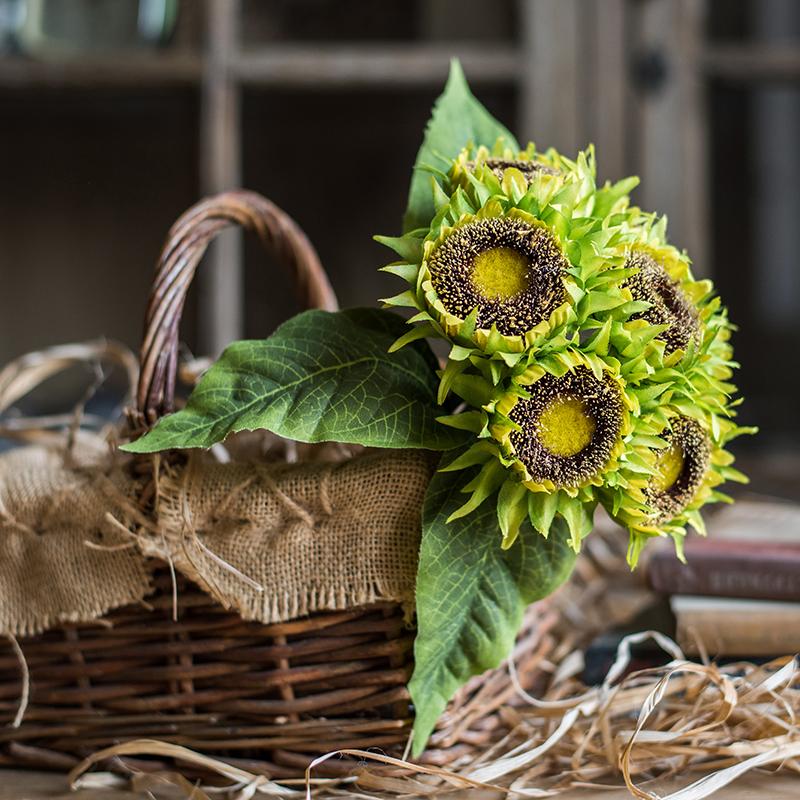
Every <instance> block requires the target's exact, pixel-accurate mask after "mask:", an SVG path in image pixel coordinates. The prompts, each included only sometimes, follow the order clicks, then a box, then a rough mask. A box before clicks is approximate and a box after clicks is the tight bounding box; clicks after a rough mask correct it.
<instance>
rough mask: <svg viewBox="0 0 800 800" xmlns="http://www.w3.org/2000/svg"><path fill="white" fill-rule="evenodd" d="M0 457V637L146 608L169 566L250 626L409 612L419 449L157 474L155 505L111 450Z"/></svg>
mask: <svg viewBox="0 0 800 800" xmlns="http://www.w3.org/2000/svg"><path fill="white" fill-rule="evenodd" d="M80 462H81V463H80V466H76V465H75V463H74V458H71V459H67V458H66V457H65V455H64V452H63V450H62V449H55V448H46V447H40V446H35V447H25V448H20V449H17V450H13V451H11V452H9V453H7V454H5V455H2V456H0V597H1V598H2V602H0V632H3V633H7V634H14V635H23V636H24V635H30V634H35V633H39V632H41V631H44V630H46V629H48V628H50V627H54V626H57V625H59V624H60V623H63V622H67V621H73V622H86V621H90V620H93V619H97V618H99V617H101V616H102V615H103V614H105V613H106V612H107V611H109V610H111V609H113V608H116V607H118V606H123V605H126V604H129V603H132V602H136V601H139V600H143V599H144V598H145V597H146V596H147V595H148V593H149V592H150V591H151V589H152V586H151V578H152V572H153V570H154V569H155V568H156V566H158V565H160V563H163V561H167V562H169V563H171V564H172V565H173V567H174V568H175V570H176V571H178V572H181V573H183V574H184V575H186V576H187V577H188V578H190V579H191V580H193V581H195V582H197V583H198V584H200V586H201V587H202V588H204V589H205V590H206V591H208V592H209V593H211V594H212V595H213V596H214V597H215V598H216V599H217V600H218V601H219V602H220V603H222V604H223V605H224V606H225V607H227V608H233V609H235V610H236V611H237V612H239V613H240V614H241V616H242V617H244V618H245V619H248V620H258V621H260V622H264V623H270V622H276V621H284V620H287V619H291V618H294V617H297V616H301V615H304V614H308V613H311V612H314V611H320V610H335V609H344V608H351V607H353V606H357V605H362V604H364V603H370V602H374V601H376V600H390V601H396V602H400V603H402V604H403V605H404V606H405V607H406V608H407V609H408V610H410V609H411V607H412V606H413V598H414V581H415V574H416V562H417V550H418V545H419V535H420V522H419V519H420V509H421V507H422V501H423V497H424V494H425V488H426V486H427V484H428V481H429V480H430V476H431V473H432V471H433V469H434V464H433V462H432V460H431V456H430V454H428V453H424V452H411V451H409V452H400V451H391V452H371V453H364V454H361V455H359V456H356V457H355V458H352V459H350V460H347V461H343V462H339V463H334V462H327V463H325V462H323V463H307V464H283V463H282V464H241V463H230V464H220V463H217V462H215V461H212V460H211V459H210V458H209V457H207V456H203V455H198V456H193V457H191V458H190V459H189V461H188V463H187V464H185V465H183V466H180V467H168V468H166V469H164V470H163V471H162V472H161V475H160V477H159V480H158V483H157V495H156V497H157V499H156V503H155V511H150V512H145V511H143V510H142V509H141V507H140V506H139V505H138V503H137V492H138V491H139V490H140V488H141V486H140V485H138V484H137V482H136V481H134V480H133V479H132V478H131V476H130V472H129V471H128V470H126V468H125V464H124V463H120V462H119V460H118V459H115V458H112V457H111V456H110V455H109V453H108V450H107V449H106V450H98V451H96V452H89V453H84V454H83V455H82V457H81V459H80Z"/></svg>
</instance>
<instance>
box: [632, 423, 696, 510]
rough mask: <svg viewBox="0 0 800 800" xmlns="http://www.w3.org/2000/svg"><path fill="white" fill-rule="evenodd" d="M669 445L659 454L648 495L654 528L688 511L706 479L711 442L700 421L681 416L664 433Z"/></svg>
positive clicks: (658, 451)
mask: <svg viewBox="0 0 800 800" xmlns="http://www.w3.org/2000/svg"><path fill="white" fill-rule="evenodd" d="M661 437H662V438H663V439H664V441H665V442H666V443H667V446H666V447H664V448H662V449H660V450H657V451H656V464H655V472H654V474H653V477H652V478H651V479H650V482H649V484H648V486H647V489H646V490H645V495H646V497H647V501H648V503H649V505H650V506H652V507H653V509H654V513H653V515H652V517H651V518H650V521H651V522H652V524H653V525H656V526H657V525H659V524H663V523H666V522H670V521H671V520H673V519H675V517H677V516H678V515H679V514H681V513H682V512H683V511H685V510H686V508H687V507H688V506H689V504H690V503H691V502H692V500H693V499H694V498H695V496H696V495H697V492H698V490H699V489H700V487H701V486H702V485H703V482H704V481H705V479H706V474H707V472H708V468H709V466H710V463H711V439H710V437H709V435H708V434H707V433H706V431H705V430H704V429H703V427H702V425H700V423H699V422H698V421H697V420H694V419H690V418H689V417H683V416H678V417H675V419H673V421H672V425H671V427H670V428H669V429H667V430H664V431H663V432H662V433H661Z"/></svg>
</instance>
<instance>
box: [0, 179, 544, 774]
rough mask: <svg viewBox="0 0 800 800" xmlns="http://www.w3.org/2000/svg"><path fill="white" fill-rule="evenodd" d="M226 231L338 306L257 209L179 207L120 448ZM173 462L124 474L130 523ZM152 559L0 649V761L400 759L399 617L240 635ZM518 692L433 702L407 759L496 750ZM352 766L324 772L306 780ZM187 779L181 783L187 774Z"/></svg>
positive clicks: (151, 409)
mask: <svg viewBox="0 0 800 800" xmlns="http://www.w3.org/2000/svg"><path fill="white" fill-rule="evenodd" d="M231 224H239V225H242V226H243V227H245V228H247V229H248V230H251V231H253V232H255V233H256V234H257V235H258V236H259V238H260V239H261V241H262V243H263V244H264V245H266V246H267V248H268V249H269V250H270V251H271V252H272V253H273V254H274V255H275V256H277V259H278V261H280V262H282V264H283V266H285V267H286V268H287V269H288V272H289V274H290V275H291V276H292V278H293V280H294V284H295V288H296V289H297V290H298V293H299V296H300V298H301V303H302V305H303V306H305V307H316V308H324V309H329V310H330V309H335V308H336V298H335V295H334V294H333V291H332V290H331V288H330V284H329V283H328V281H327V278H326V276H325V273H324V271H323V270H322V267H321V265H320V264H319V261H318V259H317V256H316V253H315V251H314V249H313V247H312V246H311V244H310V243H309V242H308V240H307V239H306V237H305V236H304V235H303V233H302V231H300V229H299V228H298V227H297V226H296V225H295V224H294V223H293V222H292V220H291V219H289V218H288V217H287V216H286V215H285V214H283V213H282V212H281V211H280V210H279V209H277V208H276V207H275V206H274V205H272V204H271V203H269V201H267V200H265V199H264V198H262V197H259V196H258V195H254V194H252V193H249V192H229V193H225V194H223V195H219V196H217V197H214V198H210V199H209V200H206V201H203V202H202V203H200V204H198V205H197V206H195V207H194V208H192V209H190V210H189V211H188V212H187V213H186V214H184V215H183V217H181V219H180V220H178V222H177V223H176V224H175V226H173V228H172V230H171V231H170V234H169V237H168V239H167V243H166V245H165V248H164V251H163V253H162V256H161V259H160V261H159V264H158V267H157V270H156V276H155V281H154V285H153V289H152V291H151V295H150V302H149V304H148V308H147V313H146V317H145V335H144V341H143V344H142V349H141V354H140V373H139V379H138V380H139V383H138V387H137V393H136V397H135V400H134V407H133V408H132V409H131V410H130V411H129V414H128V419H129V425H128V431H127V434H128V435H129V436H130V437H131V438H135V437H136V436H138V435H140V434H141V433H142V432H143V431H145V430H147V429H148V428H150V427H151V426H152V425H153V424H154V423H155V422H156V421H157V420H158V419H159V418H160V417H161V416H163V415H164V414H166V413H169V412H170V411H171V410H172V408H173V394H174V388H175V382H176V373H177V368H178V325H179V321H180V315H181V311H182V309H183V303H184V300H185V297H186V292H187V291H188V287H189V284H190V282H191V279H192V277H193V275H194V271H195V269H196V267H197V264H198V263H199V261H200V259H201V257H202V255H203V252H204V251H205V249H206V246H207V244H208V243H209V242H210V241H211V239H213V238H214V236H216V235H217V233H218V232H219V231H221V230H222V229H223V228H225V227H227V226H229V225H231ZM170 458H171V455H170V454H165V455H164V456H162V457H161V458H160V459H154V458H151V457H146V458H141V459H133V460H131V462H130V469H131V470H132V471H133V472H132V473H131V474H132V475H134V474H135V481H136V483H137V486H140V487H141V489H140V490H139V493H138V495H137V498H136V499H137V502H138V503H139V507H140V508H141V509H142V513H143V514H145V513H148V509H150V511H152V508H151V506H152V502H153V495H154V488H153V487H154V478H155V476H154V474H153V469H160V467H159V464H160V465H161V466H162V467H163V465H164V464H165V463H169V460H170ZM300 466H301V465H298V467H300ZM133 479H134V478H132V480H133ZM151 563H152V562H151ZM159 563H161V564H162V566H161V567H160V568H159V569H158V570H157V571H156V572H155V574H154V585H155V591H154V592H153V593H152V594H150V595H149V596H148V597H147V598H146V599H145V600H144V601H141V602H138V603H135V604H133V605H126V606H123V607H120V608H116V609H115V610H113V611H111V612H110V613H108V614H106V615H105V616H104V617H102V618H100V619H94V620H92V621H90V622H85V623H74V624H60V625H59V626H58V627H56V628H51V629H49V630H47V631H46V632H45V633H41V634H37V635H33V636H27V637H24V638H20V640H19V647H17V642H16V640H14V639H12V638H9V639H8V642H7V644H6V645H5V646H3V645H2V644H0V715H1V717H2V721H3V722H5V723H6V725H5V727H3V728H2V729H0V764H4V765H17V766H19V765H26V766H35V767H37V768H47V769H57V770H68V769H70V768H72V767H74V766H75V765H76V764H78V763H79V762H80V761H81V760H82V759H83V758H85V757H86V756H89V755H91V754H92V753H96V752H97V751H99V750H101V749H103V748H106V747H109V746H112V745H116V744H119V743H121V742H125V741H129V740H134V739H149V740H160V741H162V742H167V743H172V744H177V745H182V746H184V747H187V748H191V749H193V750H197V751H199V752H201V753H203V754H206V755H212V756H216V757H219V758H223V759H225V760H227V761H230V762H231V763H233V764H236V765H240V766H243V767H245V768H247V769H249V770H250V771H253V772H257V773H259V774H265V775H267V776H269V777H271V778H278V779H280V778H290V777H300V776H302V775H303V773H304V771H305V769H306V767H307V766H308V764H309V762H310V761H311V760H312V759H313V758H314V757H316V756H318V755H321V754H324V753H327V752H330V751H333V750H338V749H343V748H354V749H365V748H370V747H372V748H375V747H377V748H380V749H381V750H383V751H384V752H387V753H389V754H393V755H402V754H403V752H404V750H405V748H406V745H407V742H408V739H409V733H410V730H411V725H412V721H413V709H412V708H411V705H410V702H409V695H408V692H407V689H406V684H407V682H408V679H409V677H410V675H411V672H412V669H413V640H414V631H413V629H411V628H410V626H409V625H408V623H407V621H406V620H405V619H404V613H403V610H402V607H401V606H400V605H399V604H396V603H393V602H380V603H375V604H372V605H369V606H360V607H354V608H351V609H346V610H343V611H322V612H315V613H312V614H309V615H307V616H304V617H301V618H298V619H293V620H290V621H285V622H280V623H274V624H264V623H260V622H246V621H244V620H243V619H242V617H241V616H239V615H238V614H237V613H235V612H233V611H231V610H228V609H226V608H225V607H223V606H222V605H221V604H219V603H218V602H217V601H216V600H215V599H214V598H212V597H211V596H210V595H209V594H208V593H206V592H205V591H203V590H201V589H200V588H199V587H198V586H197V585H195V584H194V583H192V582H191V581H190V580H189V579H188V578H186V577H184V576H182V575H180V574H178V575H177V577H176V579H175V580H173V576H172V574H171V572H170V570H169V569H168V567H167V566H166V564H163V562H159ZM412 574H413V573H412ZM549 602H550V601H544V602H541V603H538V604H535V605H534V606H531V607H530V608H529V610H528V612H527V616H526V622H525V625H524V626H523V629H522V632H521V634H520V637H519V638H518V640H517V644H516V648H515V653H514V658H515V664H516V666H517V670H518V673H519V675H520V680H521V683H522V685H523V686H524V687H526V688H528V687H531V686H534V685H535V684H536V682H537V680H539V679H541V678H542V677H543V675H544V674H545V671H544V670H545V667H546V658H547V656H548V653H550V652H551V651H552V649H553V647H554V642H553V640H552V638H550V639H548V638H547V636H546V632H547V630H548V625H551V626H552V624H553V622H554V620H556V619H557V618H558V617H559V615H558V614H555V612H553V610H552V607H551V606H550V605H549ZM106 607H107V606H106ZM176 612H177V613H176ZM548 620H549V622H548ZM20 651H21V652H20ZM23 662H24V663H23ZM516 692H517V687H515V686H513V685H512V682H511V679H510V677H509V673H508V671H507V669H506V668H505V667H501V668H499V669H497V670H494V671H490V672H487V673H485V674H484V675H481V676H478V677H476V678H474V679H473V680H472V681H471V682H469V683H468V684H467V686H465V687H463V689H462V690H461V691H460V692H459V693H458V695H457V696H456V698H454V700H453V701H452V702H451V703H450V705H449V706H448V709H447V711H446V712H445V714H444V715H443V717H442V719H441V720H440V722H439V726H438V728H437V731H436V732H435V733H434V735H433V736H432V738H431V740H430V744H429V748H428V750H427V751H426V753H425V754H424V756H423V758H422V761H423V762H427V763H429V764H436V765H441V766H446V765H451V764H454V763H456V762H458V761H462V760H463V759H464V758H468V757H469V756H470V755H471V754H474V753H475V752H476V748H486V747H487V746H489V745H490V744H491V743H492V742H494V741H496V740H497V739H499V738H500V737H502V735H503V732H504V730H505V728H504V724H503V720H502V714H503V708H504V707H506V706H507V705H508V704H509V703H511V702H512V701H513V699H514V696H515V693H516ZM23 708H24V714H22V715H20V711H21V710H22V709H23ZM18 716H21V720H20V719H17V717H18ZM124 764H127V765H129V766H131V765H134V764H135V766H136V767H137V768H138V769H159V768H163V766H164V765H163V764H161V763H159V761H158V757H155V758H153V759H144V758H138V759H136V760H134V759H130V758H126V759H123V758H115V759H113V760H110V761H109V762H107V764H106V768H109V769H118V768H121V767H122V766H123V765H124ZM352 765H353V762H352V761H351V762H349V763H348V762H346V761H338V760H335V759H333V760H330V761H328V762H326V763H325V764H323V765H322V766H321V767H320V768H319V770H318V772H319V773H320V774H322V775H324V774H335V773H337V772H342V771H347V770H349V769H351V768H352ZM193 770H194V768H187V769H185V770H184V771H185V773H186V775H187V777H191V775H192V772H193Z"/></svg>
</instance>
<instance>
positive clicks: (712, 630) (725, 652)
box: [676, 610, 800, 658]
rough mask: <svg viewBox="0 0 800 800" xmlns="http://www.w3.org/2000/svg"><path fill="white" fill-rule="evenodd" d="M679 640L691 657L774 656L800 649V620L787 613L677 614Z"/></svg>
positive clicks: (698, 612)
mask: <svg viewBox="0 0 800 800" xmlns="http://www.w3.org/2000/svg"><path fill="white" fill-rule="evenodd" d="M676 619H677V630H676V639H677V642H678V646H679V647H680V648H681V649H682V650H683V652H684V653H686V655H688V656H697V655H700V654H701V653H702V652H703V651H705V653H706V654H707V655H709V656H711V657H712V658H714V657H717V656H723V657H724V656H744V657H760V656H763V657H775V656H783V655H794V654H795V653H798V652H800V619H798V617H797V616H795V617H794V619H789V618H787V617H786V616H785V615H777V616H776V615H772V614H769V613H767V614H764V615H759V614H739V613H734V614H730V613H727V612H716V611H712V610H709V611H687V612H684V613H677V614H676Z"/></svg>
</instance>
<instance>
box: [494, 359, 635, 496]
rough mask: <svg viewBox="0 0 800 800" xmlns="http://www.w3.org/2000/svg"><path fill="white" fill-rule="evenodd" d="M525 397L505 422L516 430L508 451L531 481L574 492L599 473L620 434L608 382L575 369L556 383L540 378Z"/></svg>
mask: <svg viewBox="0 0 800 800" xmlns="http://www.w3.org/2000/svg"><path fill="white" fill-rule="evenodd" d="M530 392H531V397H530V398H529V399H524V400H520V401H519V402H517V404H516V405H515V406H514V408H513V409H512V410H511V412H510V414H509V417H510V418H511V420H512V421H513V422H516V423H517V424H518V425H519V426H520V430H515V431H513V432H512V433H511V437H510V438H511V445H512V447H513V448H514V451H515V453H516V455H517V458H519V460H520V461H521V462H522V463H523V464H524V465H525V466H526V467H527V469H528V472H529V473H530V475H531V477H532V478H533V480H535V481H536V482H543V481H552V483H554V484H555V485H556V486H559V487H562V486H571V487H577V486H582V485H584V484H585V483H587V482H589V481H590V480H591V479H592V478H593V477H594V476H596V475H598V474H600V473H601V472H603V470H604V469H605V467H606V465H607V464H608V462H609V459H610V458H611V453H612V451H613V449H614V447H615V445H616V443H617V442H618V440H619V437H620V431H621V429H622V416H623V405H622V398H621V397H620V391H619V388H618V387H617V385H616V383H615V382H614V381H613V379H612V378H610V377H608V376H607V377H605V378H604V379H603V380H598V379H597V378H595V376H594V375H593V374H592V373H591V372H590V371H589V370H588V369H586V368H585V367H579V368H577V369H575V370H573V371H572V372H568V373H567V374H566V375H563V376H562V377H560V378H556V377H554V376H553V375H545V376H544V377H543V378H540V379H539V380H538V381H537V382H536V383H534V384H533V386H531V387H530Z"/></svg>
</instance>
